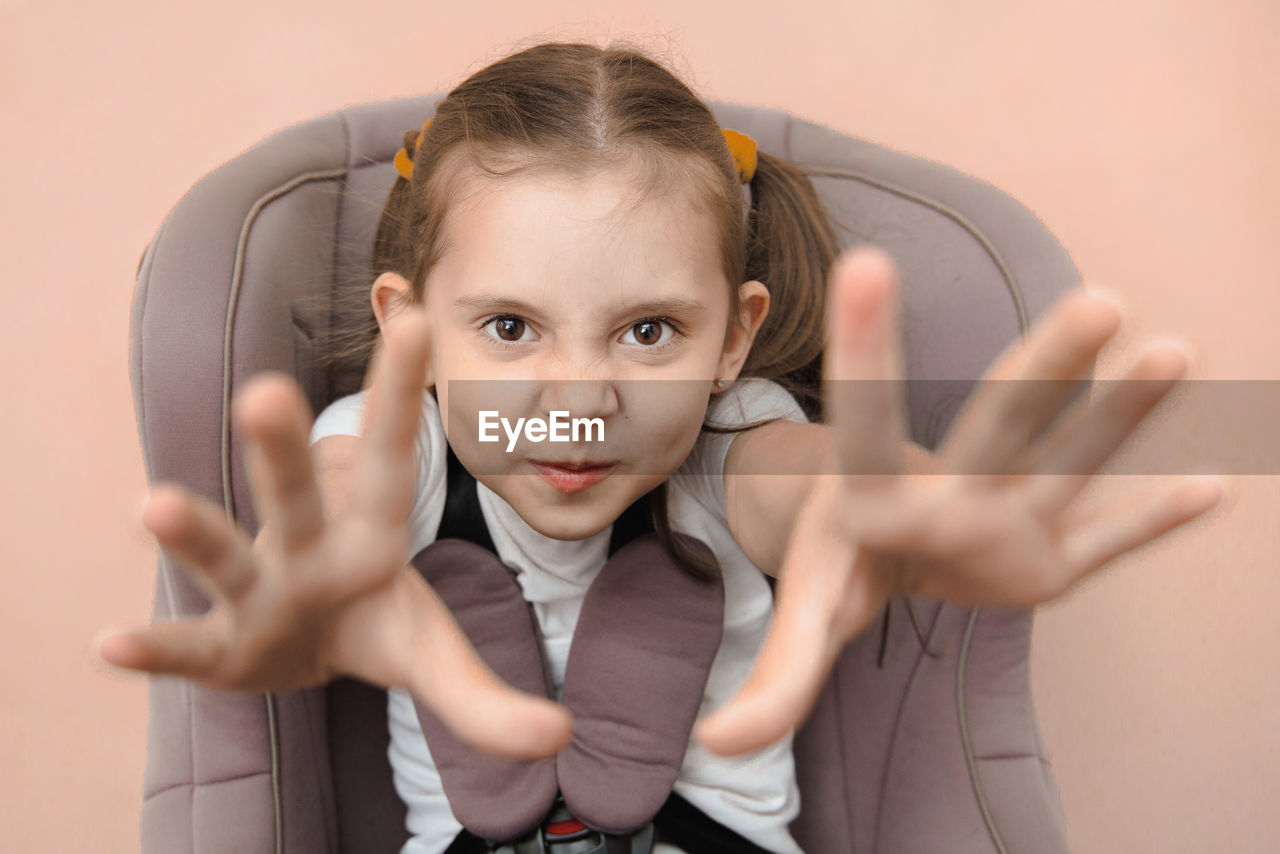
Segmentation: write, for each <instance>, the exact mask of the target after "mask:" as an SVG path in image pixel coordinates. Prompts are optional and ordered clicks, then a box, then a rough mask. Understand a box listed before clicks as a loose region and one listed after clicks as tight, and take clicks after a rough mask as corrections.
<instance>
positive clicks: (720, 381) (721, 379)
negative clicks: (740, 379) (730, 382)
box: [716, 377, 726, 388]
mask: <svg viewBox="0 0 1280 854" xmlns="http://www.w3.org/2000/svg"><path fill="white" fill-rule="evenodd" d="M725 382H726V380H725V378H724V377H716V388H724V384H725Z"/></svg>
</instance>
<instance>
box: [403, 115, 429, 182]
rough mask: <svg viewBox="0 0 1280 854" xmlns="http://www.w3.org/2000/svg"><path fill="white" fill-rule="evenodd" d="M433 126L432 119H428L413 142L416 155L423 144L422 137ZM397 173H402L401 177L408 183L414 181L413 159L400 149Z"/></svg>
mask: <svg viewBox="0 0 1280 854" xmlns="http://www.w3.org/2000/svg"><path fill="white" fill-rule="evenodd" d="M430 124H431V119H427V120H426V121H425V122H423V123H422V130H420V131H418V137H417V139H415V140H414V142H413V150H414V152H415V153H416V152H417V150H418V146H419V145H421V144H422V135H423V134H424V133H426V132H427V126H428V125H430ZM396 171H397V172H399V173H400V177H401V178H404V179H405V180H406V181H412V180H413V158H412V157H410V156H409V152H408V151H407V150H405V149H403V148H402V149H400V150H399V151H397V152H396Z"/></svg>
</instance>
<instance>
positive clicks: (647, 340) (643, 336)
mask: <svg viewBox="0 0 1280 854" xmlns="http://www.w3.org/2000/svg"><path fill="white" fill-rule="evenodd" d="M631 328H632V329H635V330H640V331H637V332H636V340H637V341H639V342H640V343H641V344H656V343H657V342H658V341H659V340H661V339H662V327H661V326H659V325H658V324H657V323H655V322H654V321H652V320H645V321H641V322H640V323H637V324H636V325H635V326H633V327H631Z"/></svg>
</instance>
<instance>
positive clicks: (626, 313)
mask: <svg viewBox="0 0 1280 854" xmlns="http://www.w3.org/2000/svg"><path fill="white" fill-rule="evenodd" d="M454 305H457V306H459V307H460V308H473V309H480V310H482V311H495V312H496V311H510V312H512V313H519V314H527V315H530V316H533V317H540V316H541V314H542V312H541V310H540V309H539V308H538V307H537V306H535V305H533V304H531V303H527V302H525V301H524V300H521V299H517V298H515V297H505V296H501V295H498V294H477V295H476V296H468V297H458V300H457V301H456V302H455V303H454ZM705 310H706V306H704V305H703V304H702V303H700V302H698V301H697V300H696V299H692V298H690V297H666V298H663V299H651V300H644V301H642V302H637V303H632V304H631V305H629V306H626V307H625V308H623V309H621V310H619V312H618V313H617V315H616V317H617V318H619V319H620V318H623V317H632V316H634V315H637V314H697V313H699V312H702V311H705Z"/></svg>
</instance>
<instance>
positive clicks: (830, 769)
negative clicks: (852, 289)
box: [130, 95, 1079, 854]
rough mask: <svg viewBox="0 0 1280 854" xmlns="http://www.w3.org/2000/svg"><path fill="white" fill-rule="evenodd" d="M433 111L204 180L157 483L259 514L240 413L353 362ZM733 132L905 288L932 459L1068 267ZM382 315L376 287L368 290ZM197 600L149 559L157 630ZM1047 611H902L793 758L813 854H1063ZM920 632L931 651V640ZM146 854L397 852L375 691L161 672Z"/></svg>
mask: <svg viewBox="0 0 1280 854" xmlns="http://www.w3.org/2000/svg"><path fill="white" fill-rule="evenodd" d="M441 97H442V96H441V95H429V96H423V97H416V98H408V99H402V100H395V101H385V102H379V103H371V104H365V105H359V106H353V107H349V108H346V109H343V110H340V111H338V112H335V113H332V114H330V115H327V116H323V117H321V118H318V119H315V120H312V121H308V122H304V123H302V124H298V125H295V126H292V127H289V128H286V129H284V130H281V131H279V132H277V133H275V134H273V135H272V136H271V137H269V138H267V139H265V140H263V141H262V142H261V143H260V144H258V145H256V146H255V147H253V148H252V149H250V150H248V151H246V152H245V153H243V154H241V155H239V156H238V157H236V158H234V159H233V160H231V161H230V162H228V163H226V164H224V165H222V166H220V167H219V168H217V169H215V170H214V171H212V172H211V173H209V174H208V175H206V176H204V177H203V178H202V179H201V180H199V181H198V182H197V183H196V184H195V185H194V186H193V187H192V188H191V189H190V190H189V191H188V192H187V193H186V194H185V195H184V196H183V197H182V199H181V200H179V202H178V203H177V204H176V205H175V206H174V208H173V210H172V211H170V213H169V214H168V216H166V218H165V219H164V221H163V223H162V224H161V226H160V228H159V230H158V231H157V233H156V234H155V236H154V238H153V239H152V240H151V242H150V244H149V245H148V246H147V248H146V252H145V254H144V256H143V258H142V261H141V264H140V266H139V270H138V281H137V288H136V291H135V294H134V300H133V308H132V318H131V347H130V373H131V378H132V383H133V395H134V404H135V409H136V415H137V420H138V430H139V434H140V437H141V444H142V451H143V457H144V460H145V463H146V470H147V477H148V480H149V481H150V482H155V481H158V480H177V481H181V482H182V483H184V484H186V485H187V486H189V487H190V488H191V489H193V490H194V491H196V492H198V493H200V494H201V495H203V496H205V497H206V498H208V499H210V500H212V501H215V502H218V503H221V504H222V505H224V506H225V508H226V511H227V513H228V514H231V515H232V516H233V517H234V518H235V519H236V521H237V522H238V523H239V524H240V525H241V526H242V527H243V528H244V529H245V530H246V531H248V532H249V533H250V534H254V533H256V531H257V528H258V519H257V518H256V516H255V513H254V508H253V505H252V501H251V498H250V492H249V486H248V481H247V478H246V476H245V468H244V459H243V451H244V449H243V447H242V446H241V443H240V441H239V438H238V437H237V436H235V435H233V434H232V431H231V429H230V419H229V412H230V403H231V400H232V397H233V395H234V394H235V392H236V390H237V389H238V388H239V387H240V386H241V385H242V384H243V383H245V382H246V381H247V380H248V379H249V378H250V377H252V376H253V375H254V374H256V373H258V372H260V371H263V370H266V369H277V370H283V371H286V372H288V373H291V374H293V375H295V376H296V377H297V378H298V380H299V382H300V384H301V386H302V388H303V389H304V390H305V391H306V394H307V396H308V398H309V400H310V403H311V406H312V409H313V411H315V412H317V413H318V412H320V410H322V409H323V408H324V407H325V406H326V405H327V404H328V403H329V402H330V401H332V400H334V399H335V398H337V397H339V396H342V395H345V394H348V393H350V392H352V391H355V390H357V389H358V388H359V386H360V384H361V382H362V380H363V369H362V367H359V366H345V367H344V366H336V367H331V366H327V365H325V364H323V363H322V362H321V361H320V360H319V359H318V358H317V356H318V350H319V347H320V346H321V342H322V341H323V340H324V338H325V335H326V334H327V332H328V331H329V330H330V329H332V328H334V327H335V326H336V325H338V324H341V323H342V317H341V311H342V310H343V309H342V308H341V306H342V304H343V303H342V301H341V300H338V299H337V297H339V296H340V295H341V294H342V293H345V292H347V291H349V290H350V289H352V288H355V289H360V290H363V291H364V292H366V293H367V289H368V286H369V284H370V282H369V280H368V278H367V275H366V273H367V265H368V257H369V251H370V249H371V247H372V243H373V233H374V228H375V225H376V223H377V219H378V215H379V212H380V209H381V205H382V202H383V200H384V199H385V197H386V193H387V190H388V189H389V187H390V185H391V182H392V180H393V178H394V177H395V169H394V167H393V166H392V163H391V160H392V157H393V155H394V154H395V152H396V151H397V150H398V149H399V148H400V145H401V142H402V138H403V135H404V132H405V131H406V130H408V129H411V128H416V127H418V126H420V125H421V124H422V122H423V120H424V119H425V118H426V117H429V116H430V115H432V112H433V108H434V105H435V103H436V102H437V101H438V100H440V98H441ZM710 106H711V107H712V109H713V110H714V112H715V114H716V117H717V119H718V120H719V121H720V124H721V125H722V126H723V127H732V128H735V129H738V130H741V131H743V132H745V133H749V134H750V135H752V136H753V137H754V138H755V139H756V140H757V141H758V143H759V145H760V147H761V148H762V149H763V150H765V151H769V152H771V153H774V154H777V155H780V156H782V157H786V158H788V159H791V160H793V161H796V162H798V163H799V164H802V165H803V166H805V167H807V168H808V169H810V170H811V175H812V178H813V181H814V184H815V185H816V187H817V189H818V191H819V193H820V194H821V195H822V197H823V199H824V201H825V202H826V203H827V205H828V206H829V209H830V210H831V212H832V214H833V216H834V217H835V218H836V219H837V220H839V221H840V222H841V223H843V224H844V225H845V226H847V227H848V228H847V230H843V231H842V230H841V229H840V228H839V227H838V228H837V234H838V235H839V236H840V237H841V241H842V245H846V246H847V245H850V244H852V243H854V242H861V241H863V240H867V241H870V242H873V243H875V244H877V245H878V246H880V247H882V248H884V249H886V250H888V251H889V252H890V253H891V254H892V255H893V257H894V258H895V259H896V261H897V263H898V266H899V270H900V272H901V275H902V291H903V323H904V335H905V347H906V353H905V355H906V368H907V373H908V378H909V379H910V380H911V383H910V384H909V387H908V396H907V399H908V405H909V408H910V415H911V430H912V432H913V437H914V439H915V440H916V441H917V442H919V443H921V444H923V445H925V446H927V447H932V446H934V445H935V444H936V443H937V442H938V441H939V440H940V438H941V437H942V436H943V435H944V434H945V431H946V429H947V427H948V425H949V423H950V421H951V419H952V418H953V417H954V415H955V414H956V412H957V411H958V409H959V407H960V404H961V403H962V402H963V400H964V396H965V394H967V392H968V390H969V388H970V387H971V384H972V383H973V381H974V380H975V379H976V378H977V377H979V376H981V374H982V373H983V371H984V370H985V369H986V368H987V366H988V365H989V364H990V363H991V362H992V360H993V359H994V357H995V356H996V355H997V354H998V353H999V352H1000V350H1001V349H1003V348H1004V347H1005V345H1007V344H1008V343H1009V342H1010V341H1011V340H1013V339H1014V337H1015V336H1018V335H1020V334H1024V333H1025V332H1026V330H1027V329H1028V328H1029V325H1030V323H1031V322H1032V321H1033V320H1034V319H1035V317H1036V316H1037V315H1038V314H1040V313H1041V311H1042V310H1043V309H1044V308H1045V307H1046V306H1047V305H1048V304H1049V303H1050V302H1051V301H1052V300H1053V299H1055V298H1056V297H1057V296H1058V295H1059V294H1060V293H1061V292H1063V291H1064V290H1066V289H1068V288H1070V287H1072V286H1074V285H1076V284H1078V283H1079V275H1078V273H1077V271H1076V269H1075V267H1074V265H1073V264H1072V262H1071V259H1070V258H1069V257H1068V255H1067V253H1066V252H1065V251H1064V250H1063V248H1062V246H1061V245H1059V243H1058V242H1057V241H1056V240H1055V239H1054V237H1053V235H1052V234H1050V233H1049V231H1048V230H1047V229H1046V228H1045V227H1044V225H1043V224H1042V223H1041V222H1040V221H1039V220H1037V219H1036V217H1035V216H1033V215H1032V214H1031V213H1030V212H1029V211H1027V210H1026V209H1025V208H1024V207H1022V206H1021V205H1020V204H1019V203H1018V202H1016V201H1015V200H1013V199H1012V198H1010V197H1009V196H1008V195H1006V194H1005V193H1003V192H1001V191H1000V190H998V189H996V188H994V187H992V186H990V185H988V184H985V183H983V182H981V181H978V180H975V179H973V178H971V177H969V176H967V175H964V174H962V173H960V172H957V171H955V170H953V169H950V168H948V167H945V166H942V165H940V164H937V163H933V162H930V161H927V160H924V159H921V158H916V157H912V156H908V155H905V154H902V153H900V152H896V151H892V150H890V149H887V148H885V147H882V146H879V145H876V144H873V143H870V142H867V141H865V140H862V139H858V138H856V137H852V136H848V135H845V134H841V133H838V132H836V131H834V130H831V129H829V128H826V127H822V126H820V125H817V124H814V123H811V122H807V121H803V120H800V119H798V118H795V117H793V116H791V115H789V114H787V113H785V112H782V111H778V110H773V109H766V108H760V107H750V106H744V105H738V104H730V103H721V102H710ZM366 298H367V297H366ZM208 607H209V601H208V600H207V599H206V598H205V597H204V595H203V594H202V593H201V592H200V591H199V589H198V588H197V587H196V586H195V585H194V584H193V583H192V582H191V580H190V579H189V577H188V576H187V575H186V573H185V572H184V571H183V570H182V569H181V568H180V567H178V566H176V565H175V564H174V563H173V562H172V561H171V560H170V559H169V557H168V556H167V555H166V554H165V553H164V552H161V556H160V560H159V567H158V571H157V575H156V586H155V603H154V609H153V613H154V616H155V617H156V618H164V619H169V618H178V617H184V616H193V615H198V614H201V613H203V612H205V611H206V610H207V609H208ZM1031 621H1032V613H1031V612H1030V611H1022V610H993V609H978V608H962V607H957V606H955V605H951V604H949V603H940V602H938V601H936V600H930V599H924V598H918V597H911V598H909V599H897V600H894V601H892V602H891V603H890V605H889V606H888V608H887V609H886V612H885V613H884V614H883V615H882V616H881V618H880V619H879V620H878V621H877V622H876V623H874V624H873V625H872V626H871V627H869V628H868V629H867V631H865V632H864V633H863V635H862V636H860V637H859V638H858V639H857V640H856V641H855V642H854V643H853V644H851V645H850V646H849V647H848V648H847V649H846V650H845V652H844V654H843V655H842V656H841V658H840V660H839V663H838V665H837V667H836V669H835V671H834V673H833V676H832V678H831V680H830V682H829V683H828V684H827V685H826V687H825V689H824V690H823V692H822V694H821V696H820V698H819V700H818V702H817V705H816V706H815V708H814V710H813V713H812V714H811V716H810V717H809V719H808V721H807V722H806V723H805V725H804V726H803V727H802V728H801V729H800V730H799V731H798V733H797V737H796V742H795V748H796V754H797V768H798V774H799V783H800V790H801V798H802V805H801V812H800V815H799V817H798V818H797V819H796V820H795V823H794V824H793V826H792V829H793V833H794V835H795V838H796V839H797V840H798V841H799V842H800V844H801V846H803V847H804V849H805V850H806V851H808V852H813V854H855V852H857V854H871V852H883V854H899V852H901V854H935V852H936V854H993V852H1000V854H1004V853H1005V852H1008V854H1017V853H1018V852H1023V853H1024V854H1054V852H1065V851H1066V850H1067V846H1066V836H1065V831H1064V828H1063V817H1062V811H1061V806H1060V803H1059V797H1058V791H1057V786H1056V783H1055V782H1054V778H1053V774H1052V771H1051V768H1050V763H1049V758H1048V756H1047V755H1046V751H1045V746H1044V743H1043V741H1042V740H1041V737H1040V732H1039V729H1038V727H1037V723H1036V716H1035V712H1034V709H1033V706H1032V700H1031V693H1030V684H1029V668H1028V653H1029V642H1030V634H1031ZM920 638H923V639H924V640H925V641H926V642H927V648H926V647H925V646H922V644H921V642H920ZM150 703H151V707H150V722H149V728H148V734H147V752H148V754H147V764H146V777H145V783H144V793H143V794H144V804H143V809H142V817H141V819H142V843H143V851H144V852H164V854H181V852H193V853H194V854H212V852H223V851H235V852H264V854H265V852H271V854H315V852H344V854H349V852H393V851H397V850H398V849H399V846H400V845H401V843H402V842H403V841H404V840H405V839H406V838H407V836H408V834H407V832H406V830H405V828H404V807H403V806H402V804H401V803H400V801H399V798H398V796H397V795H396V793H395V790H394V789H393V787H392V783H391V769H390V765H389V763H388V761H387V757H386V747H387V743H388V735H387V726H386V705H385V703H386V695H385V692H383V691H381V690H379V689H376V688H374V687H372V686H369V685H367V684H364V683H362V682H359V681H357V680H352V679H340V680H337V681H335V682H333V683H331V684H329V685H327V686H322V687H316V688H312V689H308V690H303V691H297V692H292V693H287V694H265V695H264V694H250V693H235V692H220V691H212V690H206V689H204V688H202V687H200V686H198V685H195V684H193V683H190V682H187V681H184V680H178V679H173V678H162V677H153V678H152V680H151V683H150Z"/></svg>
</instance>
